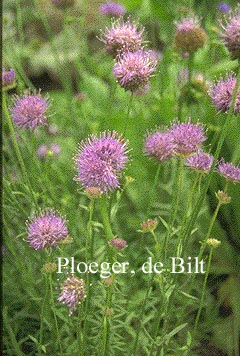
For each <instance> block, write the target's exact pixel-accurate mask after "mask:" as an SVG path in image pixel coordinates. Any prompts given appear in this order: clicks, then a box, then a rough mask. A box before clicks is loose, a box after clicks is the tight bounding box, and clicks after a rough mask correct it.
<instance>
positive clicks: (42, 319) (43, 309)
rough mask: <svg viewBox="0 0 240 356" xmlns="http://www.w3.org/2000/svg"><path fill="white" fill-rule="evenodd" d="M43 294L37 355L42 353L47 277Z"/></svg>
mask: <svg viewBox="0 0 240 356" xmlns="http://www.w3.org/2000/svg"><path fill="white" fill-rule="evenodd" d="M45 282H46V283H45V288H46V290H45V295H44V298H43V302H42V307H41V320H40V338H39V344H40V345H39V351H38V352H39V355H40V356H41V355H42V349H41V347H42V345H43V329H44V312H45V306H46V302H47V298H48V292H49V290H48V283H47V277H46V278H45Z"/></svg>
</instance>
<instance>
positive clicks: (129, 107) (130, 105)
mask: <svg viewBox="0 0 240 356" xmlns="http://www.w3.org/2000/svg"><path fill="white" fill-rule="evenodd" d="M132 102H133V93H131V96H130V100H129V104H128V109H127V115H126V119H125V124H124V130H123V135H125V133H126V130H127V125H128V121H129V116H130V111H131V107H132Z"/></svg>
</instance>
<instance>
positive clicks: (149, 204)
mask: <svg viewBox="0 0 240 356" xmlns="http://www.w3.org/2000/svg"><path fill="white" fill-rule="evenodd" d="M160 171H161V165H160V164H159V165H158V168H157V171H156V174H155V177H154V182H153V186H152V188H151V190H150V192H149V197H148V208H147V216H148V215H149V213H150V209H151V201H152V200H153V198H154V193H155V189H156V188H157V184H158V179H159V175H160Z"/></svg>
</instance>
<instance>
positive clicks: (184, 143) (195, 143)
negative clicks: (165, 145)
mask: <svg viewBox="0 0 240 356" xmlns="http://www.w3.org/2000/svg"><path fill="white" fill-rule="evenodd" d="M170 133H171V135H172V137H173V143H174V146H175V147H174V153H175V155H176V156H180V157H188V156H191V155H192V154H194V153H197V152H198V151H199V149H200V147H201V144H202V142H204V141H205V140H206V139H207V138H206V136H205V133H204V130H203V126H202V125H201V124H199V123H198V124H192V123H191V122H190V120H189V121H188V122H186V123H174V124H173V125H172V127H171V131H170Z"/></svg>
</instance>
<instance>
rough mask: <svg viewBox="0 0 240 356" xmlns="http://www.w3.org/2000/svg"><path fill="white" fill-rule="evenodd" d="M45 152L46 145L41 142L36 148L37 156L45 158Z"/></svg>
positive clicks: (46, 150) (46, 149)
mask: <svg viewBox="0 0 240 356" xmlns="http://www.w3.org/2000/svg"><path fill="white" fill-rule="evenodd" d="M47 152H48V147H47V145H45V144H43V145H41V146H39V148H38V149H37V156H38V157H39V158H43V159H44V158H46V157H47Z"/></svg>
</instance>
